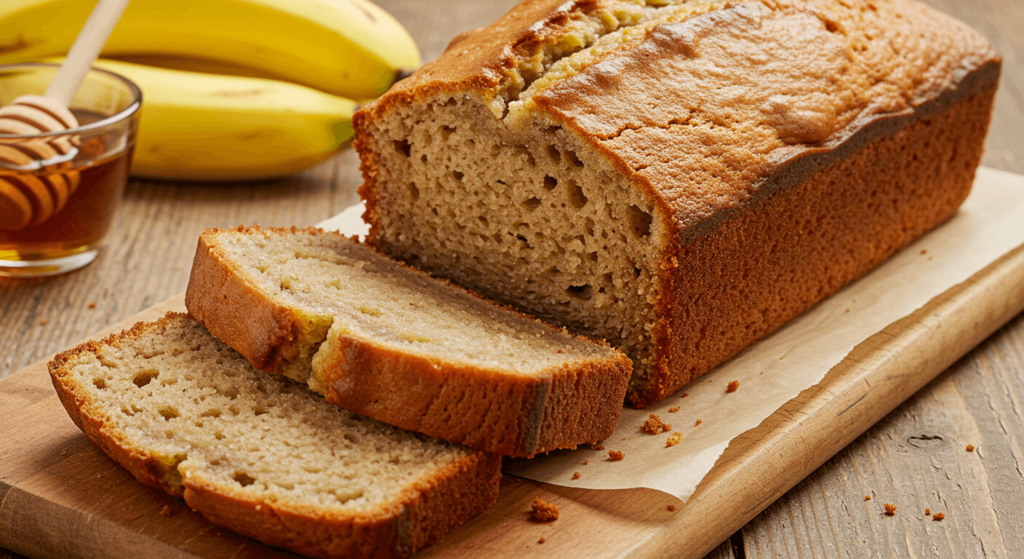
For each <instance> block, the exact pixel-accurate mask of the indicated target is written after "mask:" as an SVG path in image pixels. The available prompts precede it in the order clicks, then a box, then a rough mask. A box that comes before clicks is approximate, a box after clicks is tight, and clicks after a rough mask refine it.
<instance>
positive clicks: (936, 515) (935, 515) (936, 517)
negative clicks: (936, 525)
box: [932, 512, 946, 521]
mask: <svg viewBox="0 0 1024 559" xmlns="http://www.w3.org/2000/svg"><path fill="white" fill-rule="evenodd" d="M943 518H946V515H944V514H942V513H941V512H937V513H935V514H933V515H932V520H935V521H939V520H942V519H943Z"/></svg>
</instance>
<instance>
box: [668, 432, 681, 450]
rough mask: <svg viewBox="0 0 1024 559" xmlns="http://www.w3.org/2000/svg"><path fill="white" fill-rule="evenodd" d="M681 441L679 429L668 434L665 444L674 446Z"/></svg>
mask: <svg viewBox="0 0 1024 559" xmlns="http://www.w3.org/2000/svg"><path fill="white" fill-rule="evenodd" d="M681 442H683V434H682V433H680V432H679V431H676V432H675V433H672V434H671V435H669V437H668V440H666V441H665V446H676V445H677V444H679V443H681Z"/></svg>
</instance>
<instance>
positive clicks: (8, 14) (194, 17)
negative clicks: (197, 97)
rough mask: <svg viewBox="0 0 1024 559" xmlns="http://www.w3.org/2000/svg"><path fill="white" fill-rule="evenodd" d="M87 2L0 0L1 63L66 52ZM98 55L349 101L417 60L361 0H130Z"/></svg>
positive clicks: (404, 38)
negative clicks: (239, 75)
mask: <svg viewBox="0 0 1024 559" xmlns="http://www.w3.org/2000/svg"><path fill="white" fill-rule="evenodd" d="M93 4H95V2H87V1H83V0H0V64H6V63H12V62H26V61H30V60H36V59H39V58H44V57H48V56H56V55H63V54H64V53H66V52H67V51H68V49H69V48H70V46H71V43H72V41H73V40H74V37H75V35H76V33H77V32H78V30H79V29H81V27H82V25H83V24H84V22H85V20H86V18H87V17H88V14H89V11H90V10H91V9H92V7H93ZM103 55H104V56H105V57H111V56H113V57H124V56H135V55H142V56H145V55H154V56H180V57H190V58H205V59H212V60H218V61H222V62H225V63H229V64H233V65H238V66H247V67H251V68H255V69H256V70H259V71H261V72H263V73H265V74H267V75H270V76H274V77H276V78H278V79H281V80H284V81H290V82H294V83H297V84H301V85H306V86H309V87H312V88H314V89H319V90H321V91H324V92H327V93H331V94H333V95H340V96H343V97H349V98H353V99H367V98H373V97H377V96H379V95H380V94H381V93H383V92H384V91H385V90H386V89H387V88H388V87H389V86H390V85H391V83H392V82H393V81H394V80H395V79H396V77H397V76H398V75H399V74H400V73H401V72H403V71H405V70H412V69H415V68H416V67H418V66H419V65H420V55H419V51H418V50H417V49H416V44H415V43H414V42H413V41H412V39H411V38H410V37H409V34H408V33H407V32H406V30H405V29H404V28H403V27H402V25H401V24H400V23H398V22H397V21H396V20H395V19H394V18H393V17H391V16H390V15H389V14H388V13H387V12H385V11H384V10H382V9H380V8H379V7H377V6H376V5H375V4H372V3H371V2H369V1H367V0H133V1H132V3H131V4H130V5H129V6H128V9H127V10H126V11H125V13H124V16H123V17H122V19H121V22H120V23H118V25H117V27H116V28H115V29H114V32H113V34H112V35H111V36H110V39H109V40H108V41H107V45H106V47H105V48H104V50H103Z"/></svg>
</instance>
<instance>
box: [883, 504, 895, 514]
mask: <svg viewBox="0 0 1024 559" xmlns="http://www.w3.org/2000/svg"><path fill="white" fill-rule="evenodd" d="M884 506H885V515H886V516H896V505H893V504H890V503H885V505H884Z"/></svg>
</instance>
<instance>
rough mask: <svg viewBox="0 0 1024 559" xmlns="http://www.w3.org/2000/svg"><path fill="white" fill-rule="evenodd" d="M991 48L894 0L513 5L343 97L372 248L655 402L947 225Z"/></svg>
mask: <svg viewBox="0 0 1024 559" xmlns="http://www.w3.org/2000/svg"><path fill="white" fill-rule="evenodd" d="M999 68H1000V58H999V56H998V54H996V52H995V51H994V49H993V48H992V45H991V44H989V43H988V41H986V40H985V39H984V38H982V37H981V36H980V35H978V34H977V33H976V32H974V31H972V30H971V29H969V28H968V27H967V26H965V25H963V24H962V23H960V22H957V21H955V20H953V19H952V18H949V17H947V16H945V15H943V14H940V13H937V12H936V11H934V10H931V9H929V8H927V7H925V6H923V5H921V4H919V3H917V2H913V1H909V0H770V1H769V0H763V1H724V0H587V1H576V2H566V1H564V0H533V1H530V2H522V3H520V4H519V5H518V6H516V7H515V8H514V9H513V10H512V11H511V12H509V13H508V14H507V15H506V16H504V17H503V18H501V19H500V20H499V21H497V22H496V23H495V24H494V25H491V26H489V27H485V28H481V29H477V30H474V31H470V32H468V33H465V34H463V35H461V36H459V37H456V38H455V40H454V41H452V43H451V45H450V46H449V47H448V50H447V51H446V52H445V53H444V55H443V56H441V57H440V58H439V59H437V60H436V61H434V62H432V63H430V64H427V65H425V66H423V67H422V68H421V69H420V70H419V71H417V72H416V73H415V74H414V75H413V76H411V77H410V78H407V79H405V80H402V81H400V82H398V83H396V84H395V86H394V87H392V88H391V90H390V91H388V93H386V94H385V95H383V96H382V97H380V98H379V99H377V100H376V101H375V102H373V103H371V104H369V105H367V106H366V107H364V108H363V109H362V110H360V111H359V112H358V113H356V115H355V118H354V121H353V125H354V128H355V130H356V140H355V146H356V148H357V149H358V150H359V154H360V157H361V159H362V168H363V174H364V178H365V183H364V185H363V186H362V188H361V189H360V193H361V194H362V196H363V198H364V199H365V201H366V216H367V220H368V221H369V223H370V225H371V230H370V235H369V243H370V244H371V245H373V246H374V247H376V248H377V249H378V250H381V251H382V252H385V253H387V254H389V255H391V256H394V257H396V258H398V259H400V260H403V261H406V262H408V263H410V264H412V265H414V266H416V267H418V268H421V269H423V270H426V271H428V272H430V273H432V274H436V275H438V276H441V277H445V278H448V279H450V280H452V281H454V282H455V283H458V284H460V285H463V286H465V287H467V288H469V289H472V290H474V291H476V292H477V293H479V294H480V295H482V296H484V297H488V298H491V299H494V300H497V301H501V302H504V303H508V304H512V305H515V306H516V307H517V308H518V309H520V310H523V311H525V312H528V313H531V314H535V315H536V316H538V317H540V318H542V319H543V320H547V321H549V322H551V323H553V324H559V325H562V326H567V327H569V328H571V329H573V331H576V332H580V333H584V334H587V335H591V336H596V337H600V338H605V339H607V340H608V341H609V342H610V343H611V344H612V345H613V346H615V347H618V348H619V349H621V350H623V351H624V352H626V353H627V354H629V355H630V357H632V358H633V364H634V366H633V378H632V382H631V385H630V399H631V400H632V402H634V403H635V404H637V405H641V406H643V405H647V404H650V403H652V402H656V401H658V400H659V399H661V398H664V397H665V396H666V395H668V394H670V393H672V392H673V391H675V390H677V389H678V388H680V387H681V386H683V385H685V384H687V383H689V382H691V381H693V380H694V379H695V378H697V377H698V376H700V375H701V374H703V373H705V372H706V371H708V370H709V369H711V368H712V367H713V366H715V365H717V364H718V363H720V362H722V361H724V360H725V359H728V358H729V357H730V356H732V355H734V354H736V353H737V352H738V351H739V350H741V349H742V348H743V347H745V346H747V345H748V344H750V343H751V342H753V341H754V340H757V339H758V338H762V337H764V336H766V335H768V334H769V333H771V332H772V331H773V330H775V329H776V328H778V327H779V326H781V325H782V324H783V323H785V322H786V321H787V320H789V319H791V318H793V317H795V316H796V315H798V314H799V313H801V312H803V311H804V310H806V309H808V308H810V307H811V306H812V305H814V304H815V303H816V302H818V301H820V300H821V299H822V298H824V297H826V296H828V295H829V294H831V293H834V292H835V291H837V290H838V289H839V288H840V287H842V286H843V285H844V284H846V283H847V282H849V281H851V280H853V279H854V278H856V277H858V276H860V275H862V274H864V273H865V272H867V271H868V270H870V269H871V268H872V267H873V266H875V265H877V264H879V263H880V262H882V261H883V260H884V259H885V258H887V257H888V256H889V255H891V254H892V253H893V252H895V251H896V250H898V249H899V248H900V247H903V246H905V245H906V244H907V243H909V242H910V241H911V240H912V239H914V238H915V237H917V236H919V235H921V234H923V233H924V232H926V231H928V230H929V229H931V228H932V227H935V226H936V225H937V224H939V223H941V222H942V221H943V220H945V219H947V218H948V217H949V216H950V215H952V214H953V212H955V211H956V208H957V207H958V206H959V204H960V203H961V202H962V201H963V200H964V198H965V197H966V196H967V193H968V191H969V189H970V187H971V183H972V180H973V177H974V170H975V168H976V167H977V165H978V163H979V161H980V159H981V153H982V147H983V144H984V138H985V133H986V130H987V127H988V121H989V117H990V114H991V109H992V102H993V98H994V95H995V91H996V85H997V81H998V77H999Z"/></svg>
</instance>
